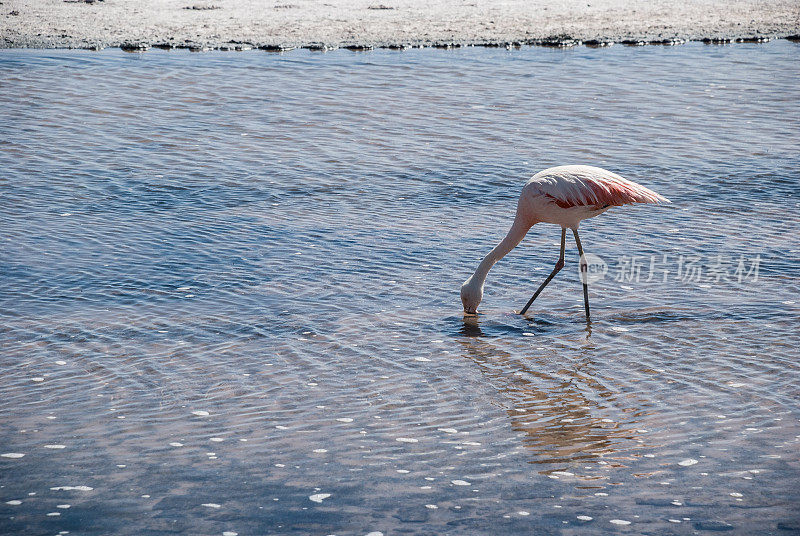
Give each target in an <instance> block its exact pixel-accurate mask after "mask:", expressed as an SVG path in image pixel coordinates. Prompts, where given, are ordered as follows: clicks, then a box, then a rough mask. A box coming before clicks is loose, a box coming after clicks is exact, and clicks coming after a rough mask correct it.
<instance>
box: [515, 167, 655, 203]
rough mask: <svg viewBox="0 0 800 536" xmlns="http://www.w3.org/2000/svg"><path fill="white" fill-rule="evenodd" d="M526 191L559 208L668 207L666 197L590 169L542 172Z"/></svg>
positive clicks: (594, 168)
mask: <svg viewBox="0 0 800 536" xmlns="http://www.w3.org/2000/svg"><path fill="white" fill-rule="evenodd" d="M525 187H526V189H529V190H536V191H538V192H539V193H540V194H541V195H544V196H546V197H549V198H551V199H552V200H553V202H554V203H555V204H556V205H558V206H559V207H561V208H569V207H577V206H592V205H600V206H608V205H611V206H622V205H627V204H630V203H669V200H668V199H667V198H666V197H664V196H661V195H659V194H657V193H655V192H654V191H653V190H650V189H649V188H645V187H644V186H642V185H641V184H636V183H635V182H633V181H629V180H628V179H625V178H623V177H620V176H619V175H617V174H616V173H612V172H611V171H608V170H605V169H602V168H598V167H592V166H559V167H554V168H550V169H545V170H544V171H540V172H539V173H537V174H536V175H534V176H533V177H531V179H530V180H529V181H528V183H527V184H526V185H525Z"/></svg>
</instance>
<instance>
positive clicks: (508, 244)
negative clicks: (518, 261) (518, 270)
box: [472, 212, 535, 287]
mask: <svg viewBox="0 0 800 536" xmlns="http://www.w3.org/2000/svg"><path fill="white" fill-rule="evenodd" d="M534 223H535V222H530V221H527V220H526V218H523V217H522V216H521V214H520V213H519V212H517V216H516V218H514V223H513V224H512V225H511V229H509V230H508V234H507V235H506V236H505V238H503V240H501V241H500V243H499V244H497V246H495V248H494V249H493V250H492V251H490V252H489V253H488V254H487V255H486V256H485V257H484V258H483V260H482V261H481V263H480V264H479V265H478V269H477V270H475V273H474V274H472V282H473V284H475V285H476V286H479V287H482V286H483V283H484V282H485V281H486V276H487V275H488V274H489V270H491V269H492V266H494V264H495V263H496V262H497V261H499V260H500V259H502V258H503V257H505V256H506V255H508V253H509V252H510V251H511V250H512V249H514V248H515V247H517V245H518V244H519V243H520V242H522V239H523V238H525V235H526V234H527V233H528V231H529V230H530V228H531V227H533V224H534Z"/></svg>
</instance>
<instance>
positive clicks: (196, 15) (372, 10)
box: [0, 0, 800, 48]
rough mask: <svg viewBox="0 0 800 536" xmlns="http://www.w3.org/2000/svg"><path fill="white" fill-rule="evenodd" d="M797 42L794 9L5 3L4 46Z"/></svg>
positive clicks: (655, 3)
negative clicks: (794, 39)
mask: <svg viewBox="0 0 800 536" xmlns="http://www.w3.org/2000/svg"><path fill="white" fill-rule="evenodd" d="M798 33H800V2H798V1H797V0H731V1H719V0H713V1H712V0H632V1H625V0H581V1H577V0H561V1H554V0H550V1H547V0H505V1H492V0H460V1H459V0H441V1H437V2H434V1H426V0H270V1H258V0H136V1H134V0H103V1H100V0H95V1H88V2H87V1H85V0H66V1H65V0H2V1H1V2H0V47H5V48H9V47H37V48H61V47H77V48H102V47H107V46H121V45H123V44H125V43H129V44H133V45H134V46H137V45H138V46H143V47H146V46H158V45H162V46H167V45H169V46H184V47H192V48H195V47H197V48H205V47H209V48H236V47H237V45H238V47H239V48H248V47H263V48H292V47H301V46H306V47H311V48H321V47H331V48H336V47H345V46H350V47H354V48H355V47H365V48H369V47H378V46H408V45H416V46H419V45H435V44H438V45H447V44H499V45H502V44H505V43H514V42H516V43H529V44H534V43H537V42H541V41H542V40H544V41H545V44H547V43H548V42H549V43H550V44H559V43H561V44H564V43H566V44H569V42H570V39H572V40H574V41H577V40H581V41H590V43H603V42H622V41H629V42H637V41H642V42H651V41H656V42H658V41H665V42H669V41H671V40H691V39H703V38H706V39H716V40H728V39H731V40H735V39H736V38H751V39H752V38H758V37H770V38H776V37H786V36H789V35H793V34H798Z"/></svg>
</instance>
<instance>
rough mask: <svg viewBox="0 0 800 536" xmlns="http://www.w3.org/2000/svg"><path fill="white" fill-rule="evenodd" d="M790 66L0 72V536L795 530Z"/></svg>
mask: <svg viewBox="0 0 800 536" xmlns="http://www.w3.org/2000/svg"><path fill="white" fill-rule="evenodd" d="M798 52H800V46H798V45H796V44H792V43H788V42H786V41H778V42H773V43H768V44H764V45H736V46H724V47H707V46H701V45H695V44H692V45H686V46H680V47H674V48H662V47H647V48H641V49H639V48H626V47H612V48H610V49H598V50H593V49H587V48H579V49H574V50H567V51H562V50H546V49H541V48H525V49H521V50H515V51H505V50H491V49H464V50H456V51H436V50H411V51H405V52H390V51H374V52H370V53H364V54H361V53H351V52H347V51H336V52H332V53H325V54H322V53H313V52H308V51H295V52H291V53H288V54H285V55H273V54H267V53H263V52H248V53H236V54H234V53H208V54H190V53H188V52H159V51H156V52H148V53H146V54H142V55H131V54H125V53H122V52H119V51H104V52H102V53H90V52H83V51H81V52H77V51H75V52H68V51H18V50H14V51H9V50H6V51H0V105H2V109H3V115H2V117H1V118H0V135H1V136H2V151H1V152H0V166H2V169H3V173H2V175H0V193H2V197H0V203H2V207H0V208H1V210H0V229H2V237H0V238H2V241H3V245H2V250H0V251H2V254H1V255H0V267H1V269H2V277H0V308H1V309H2V312H0V315H2V316H0V324H1V327H0V330H1V331H0V344H1V345H2V356H1V357H0V365H1V366H2V370H3V375H2V377H0V395H1V396H0V454H3V456H0V479H1V480H0V532H2V533H12V532H25V533H27V534H55V533H58V532H59V531H70V534H111V533H114V534H123V535H127V534H130V535H139V534H161V533H176V532H184V533H187V534H223V533H225V532H226V531H227V532H229V533H233V532H236V533H238V534H240V535H247V534H320V535H324V534H337V535H347V534H357V535H358V534H366V533H368V532H371V531H380V532H382V533H383V534H385V535H389V534H467V533H471V534H481V533H488V532H492V533H496V534H522V533H533V532H534V531H535V532H536V534H549V533H563V534H572V533H578V532H580V533H581V534H584V533H596V534H601V533H607V532H611V531H618V532H628V533H631V534H643V533H648V534H666V533H674V534H688V533H693V532H695V531H706V530H729V529H733V531H734V532H736V533H741V534H750V533H754V532H759V533H781V534H783V533H786V530H792V529H793V530H795V531H797V530H800V514H799V513H798V504H800V463H799V461H798V438H800V409H798V395H800V387H799V386H798V364H797V361H798V356H799V354H798V350H797V346H798V345H800V335H799V334H798V320H800V314H799V312H800V310H799V309H800V298H798V292H799V291H800V279H799V278H798V276H800V267H799V266H798V262H797V261H798V257H799V256H800V255H798V254H799V253H800V233H798V231H799V230H800V229H799V228H798V221H799V220H800V216H798V205H799V202H798V194H800V171H798V170H800V151H799V149H800V145H798V141H797V139H798V137H799V135H800V113H798V111H799V110H798V102H800V89H798V87H799V86H798V85H797V80H798V78H799V77H800V68H798V65H800V63H798V62H797V58H798ZM563 163H587V164H593V165H599V166H603V167H607V168H610V169H612V170H614V171H617V172H619V173H621V174H623V175H624V176H627V177H629V178H631V179H633V180H636V181H638V182H641V183H643V184H645V185H646V186H649V187H651V188H653V189H655V190H656V191H658V192H659V193H661V194H663V195H666V196H667V197H669V198H670V199H672V201H673V204H672V205H669V206H663V207H653V206H644V207H625V208H622V209H615V210H613V211H611V212H609V213H607V214H605V215H603V216H602V217H599V218H597V219H594V220H589V221H587V222H585V223H584V225H583V226H582V233H581V238H582V241H583V244H584V247H585V248H586V249H587V251H589V252H592V253H594V254H596V255H598V256H600V257H601V258H602V259H603V261H604V262H606V266H607V272H606V274H605V277H604V278H602V279H601V280H599V281H596V282H594V283H593V284H592V285H591V294H590V297H591V303H592V307H593V321H592V323H591V325H590V326H589V325H587V323H586V322H585V320H584V318H583V303H582V295H581V289H580V283H579V281H578V274H577V262H576V254H575V250H574V248H572V247H570V249H569V251H568V257H567V266H566V269H565V270H564V271H562V272H561V273H560V274H559V275H558V276H557V277H556V279H555V280H554V282H553V283H552V284H551V285H550V286H549V287H548V288H547V289H546V290H545V292H544V293H543V294H542V296H541V297H540V298H539V299H538V300H537V301H536V302H535V304H534V306H533V308H532V309H531V312H530V314H529V315H528V316H527V317H520V316H518V315H515V314H514V313H513V311H514V310H516V309H519V308H521V306H522V305H523V304H524V303H525V301H526V300H527V298H528V297H529V296H530V295H531V293H532V292H533V291H534V290H535V288H536V286H537V285H538V284H539V282H540V281H541V280H543V279H544V277H545V276H546V275H547V273H549V271H550V269H551V267H552V265H553V264H554V262H555V260H556V258H557V255H558V253H557V249H558V245H557V243H558V229H557V228H555V227H553V226H548V225H545V224H542V225H539V226H536V227H534V228H533V229H532V231H531V232H530V233H529V236H528V237H527V238H526V240H525V241H524V242H523V244H522V245H521V246H520V247H519V248H518V249H517V250H515V251H514V252H512V254H511V255H509V256H508V257H506V258H505V259H503V260H502V261H501V262H500V263H499V264H498V265H497V266H496V267H495V269H494V270H493V271H492V272H491V274H490V275H489V280H488V282H487V290H486V296H485V298H484V303H483V304H482V307H481V312H482V314H481V315H480V316H479V317H477V318H466V319H465V318H464V317H463V316H462V314H461V311H460V303H459V299H458V288H459V286H460V284H461V282H462V281H463V280H464V279H465V278H466V277H467V276H468V275H469V274H470V273H471V272H472V270H473V269H474V268H475V267H476V265H477V263H478V261H479V260H480V258H481V257H482V256H483V255H484V254H485V253H486V252H488V250H489V249H491V247H493V246H494V244H495V243H496V242H497V241H498V240H499V239H500V238H501V237H502V236H503V235H504V233H505V232H506V230H507V228H508V225H509V224H510V222H511V218H512V216H513V210H514V206H515V200H516V197H517V195H518V193H519V189H520V186H521V184H522V182H523V181H524V180H525V179H526V178H527V177H528V176H529V175H531V174H532V173H534V172H536V171H538V170H540V169H543V168H546V167H549V166H551V165H557V164H563ZM570 246H571V244H570ZM664 255H666V258H665V257H664ZM717 255H721V258H720V259H718V258H717ZM718 260H719V261H721V262H717V261H718ZM651 262H652V267H651ZM637 267H638V268H637ZM679 269H680V272H679ZM698 270H700V271H699V273H698ZM637 273H638V277H637ZM665 279H666V280H665ZM15 454H16V455H15ZM19 455H24V456H19ZM67 505H69V507H67Z"/></svg>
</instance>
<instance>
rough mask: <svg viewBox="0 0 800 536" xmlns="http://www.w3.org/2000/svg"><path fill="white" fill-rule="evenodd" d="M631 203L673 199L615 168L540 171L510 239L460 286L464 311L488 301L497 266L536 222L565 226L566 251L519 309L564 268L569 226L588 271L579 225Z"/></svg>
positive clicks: (524, 198)
mask: <svg viewBox="0 0 800 536" xmlns="http://www.w3.org/2000/svg"><path fill="white" fill-rule="evenodd" d="M631 203H669V200H668V199H667V198H666V197H664V196H661V195H659V194H657V193H655V192H654V191H653V190H650V189H649V188H645V187H644V186H642V185H641V184H636V183H635V182H633V181H629V180H628V179H625V178H623V177H620V176H619V175H617V174H616V173H612V172H611V171H608V170H605V169H602V168H598V167H592V166H559V167H553V168H549V169H545V170H544V171H540V172H539V173H537V174H536V175H534V176H533V177H531V178H530V179H529V180H528V182H527V183H525V186H524V187H523V188H522V194H520V196H519V202H518V204H517V214H516V216H515V217H514V223H512V224H511V229H509V231H508V234H507V235H506V237H505V238H504V239H503V240H502V241H501V242H500V243H499V244H497V246H496V247H495V248H494V249H492V251H490V252H489V253H488V254H487V255H486V256H485V257H484V258H483V260H482V261H481V263H480V264H479V265H478V268H477V269H476V270H475V272H474V273H473V274H472V275H471V276H470V277H469V278H467V280H466V281H464V284H463V285H461V303H462V304H463V305H464V312H466V313H468V314H473V313H475V312H476V311H477V307H478V304H480V302H481V299H483V284H484V282H485V281H486V276H487V275H488V273H489V270H490V269H491V268H492V266H493V265H494V264H495V263H496V262H497V261H499V260H500V259H502V258H503V257H504V256H505V255H506V254H508V253H509V252H510V251H511V250H512V249H514V248H515V247H516V246H517V244H519V243H520V242H521V241H522V239H523V238H524V237H525V235H526V234H527V232H528V230H529V229H530V228H531V227H532V226H533V225H535V224H537V223H553V224H556V225H559V226H560V227H561V254H560V255H559V259H558V262H556V266H555V268H554V269H553V271H552V273H551V274H550V276H549V277H548V278H547V279H546V280H545V282H544V283H542V285H541V286H540V287H539V289H538V290H537V291H536V293H535V294H534V295H533V297H532V298H531V299H530V300H529V301H528V303H527V304H526V305H525V307H523V308H522V310H521V311H520V312H521V314H525V312H526V311H527V310H528V307H530V306H531V304H532V303H533V301H534V300H535V299H536V297H537V296H539V294H540V293H541V292H542V290H543V289H544V287H545V286H546V285H547V283H549V282H550V280H551V279H552V278H553V276H555V275H556V273H558V271H559V270H561V268H563V267H564V249H565V247H566V244H565V240H566V234H567V229H571V230H572V233H573V235H574V236H575V244H576V245H577V246H578V253H579V254H580V256H581V271H582V273H584V272H585V271H586V259H585V258H584V255H583V247H582V246H581V242H580V238H579V237H578V226H579V225H580V223H581V222H582V221H583V220H585V219H588V218H594V217H595V216H599V215H600V214H602V213H603V212H605V211H607V210H608V209H609V208H611V207H614V206H621V205H628V204H631ZM583 299H584V307H585V309H586V319H587V320H588V319H589V289H588V286H587V282H586V281H584V282H583Z"/></svg>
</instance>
